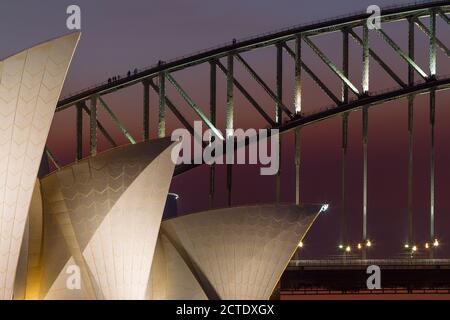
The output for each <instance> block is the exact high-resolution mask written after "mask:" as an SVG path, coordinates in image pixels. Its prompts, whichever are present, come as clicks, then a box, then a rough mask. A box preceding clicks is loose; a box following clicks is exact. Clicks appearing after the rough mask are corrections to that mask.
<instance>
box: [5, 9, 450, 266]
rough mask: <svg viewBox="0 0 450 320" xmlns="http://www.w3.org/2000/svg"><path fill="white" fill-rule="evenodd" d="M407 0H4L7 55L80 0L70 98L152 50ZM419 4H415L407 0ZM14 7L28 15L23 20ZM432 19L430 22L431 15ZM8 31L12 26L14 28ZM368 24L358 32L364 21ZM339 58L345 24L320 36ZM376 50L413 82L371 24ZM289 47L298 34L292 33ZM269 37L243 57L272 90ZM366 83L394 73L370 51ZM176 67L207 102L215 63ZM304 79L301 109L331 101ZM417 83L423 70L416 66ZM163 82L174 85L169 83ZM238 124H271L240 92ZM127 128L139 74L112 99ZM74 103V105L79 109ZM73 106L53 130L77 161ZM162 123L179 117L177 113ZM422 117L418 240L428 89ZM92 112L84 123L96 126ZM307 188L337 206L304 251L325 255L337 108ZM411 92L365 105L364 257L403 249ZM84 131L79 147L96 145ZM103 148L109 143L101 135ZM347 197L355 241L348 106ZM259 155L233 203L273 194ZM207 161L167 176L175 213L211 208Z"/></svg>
mask: <svg viewBox="0 0 450 320" xmlns="http://www.w3.org/2000/svg"><path fill="white" fill-rule="evenodd" d="M404 3H408V2H407V1H406V2H405V1H402V2H399V1H389V0H376V1H373V0H357V1H356V0H339V1H335V0H327V1H324V0H314V1H309V0H308V1H306V0H300V1H299V0H289V1H287V0H277V1H273V0H272V1H269V0H252V1H250V0H247V1H242V0H240V1H235V0H228V1H206V0H203V1H200V0H189V1H186V0H171V1H144V0H128V1H118V0H109V1H106V0H96V1H88V0H77V1H66V0H53V1H50V0H46V1H32V0H3V1H1V2H0V21H1V25H2V26H8V27H7V28H0V39H1V43H2V44H1V46H0V58H4V57H6V56H9V55H11V54H14V53H16V52H18V51H20V50H22V49H24V48H27V47H30V46H32V45H34V44H37V43H40V42H43V41H46V40H48V39H51V38H54V37H57V36H60V35H63V34H67V33H69V32H70V31H69V30H67V28H66V18H67V15H66V8H67V6H68V5H70V4H77V5H79V6H80V7H81V19H82V30H81V31H82V36H81V40H80V42H79V45H78V49H77V51H76V53H75V56H74V59H73V62H72V65H71V67H70V70H69V73H68V75H67V79H66V82H65V86H64V89H63V92H62V97H63V96H66V95H69V94H70V93H72V92H76V91H79V90H82V89H84V88H86V87H89V86H92V85H95V84H97V83H101V82H104V81H105V80H107V79H108V78H109V77H112V76H115V75H118V74H126V73H127V71H128V70H133V69H134V68H138V69H144V68H146V67H148V66H150V65H153V64H154V63H156V62H157V61H158V60H165V61H167V60H171V59H174V58H177V57H179V56H183V55H187V54H191V53H193V52H196V51H199V50H202V49H206V48H209V47H212V46H217V45H220V44H221V43H224V42H229V41H231V40H232V39H233V38H236V39H238V40H239V39H241V38H245V37H249V36H255V35H258V34H261V33H265V32H270V31H274V30H277V29H281V28H283V27H287V26H292V25H297V24H305V23H308V22H313V21H315V20H320V19H328V18H332V17H335V16H339V15H344V14H345V15H346V14H351V13H355V12H362V11H365V10H366V8H367V6H369V5H371V4H377V5H379V6H380V7H384V6H390V5H400V4H404ZM409 3H411V2H409ZM18 17H20V18H19V19H18ZM423 22H424V23H425V24H427V23H428V20H423ZM383 28H384V31H386V32H387V33H388V34H389V35H390V36H391V37H392V38H393V39H395V40H396V41H398V43H399V45H400V46H401V47H402V48H404V49H405V50H406V49H407V37H406V31H407V24H405V23H402V22H399V23H395V24H389V25H386V26H383ZM437 28H438V32H437V34H438V36H439V38H440V39H441V40H442V41H443V42H444V43H445V44H446V45H447V46H450V28H449V26H448V25H446V24H445V23H444V22H443V21H442V20H441V19H440V18H438V24H437ZM11 30H14V32H11ZM356 32H357V33H358V34H361V30H356ZM313 41H314V43H315V44H316V45H318V46H319V47H320V48H321V49H322V50H323V51H324V52H325V53H326V54H327V55H328V56H329V57H330V58H331V59H332V60H333V61H334V62H335V63H336V64H337V65H338V66H340V65H341V59H342V58H341V52H340V50H341V49H340V41H341V34H340V33H335V34H330V35H325V36H321V37H318V38H313ZM370 41H371V45H372V46H373V49H374V50H375V51H376V52H377V53H378V54H379V55H380V56H382V57H383V58H384V59H385V60H386V61H387V62H388V64H389V65H390V66H391V67H392V68H393V69H394V70H396V71H397V72H398V73H399V74H401V75H402V79H404V80H405V81H406V79H407V78H406V76H407V72H406V71H407V65H406V63H404V62H403V61H402V60H401V59H400V58H398V56H396V54H395V52H394V51H393V50H392V49H391V48H390V47H388V46H387V45H386V44H385V43H383V41H382V40H381V38H380V37H379V36H378V35H377V34H376V33H375V32H371V33H370ZM416 43H417V44H416V50H417V53H416V54H417V62H418V64H419V65H420V66H421V67H422V69H424V70H426V71H428V69H427V64H426V63H427V54H428V47H427V46H428V44H427V38H426V36H425V35H424V34H423V33H422V32H421V31H420V30H419V29H417V28H416ZM291 45H292V44H291ZM303 48H304V55H305V58H304V59H305V62H306V63H307V64H308V65H309V66H310V67H311V68H312V69H313V70H314V71H315V72H317V74H319V75H320V76H321V77H322V78H323V79H324V81H325V82H326V83H327V84H329V86H330V88H331V89H332V90H333V92H334V93H335V94H336V95H337V96H339V95H340V84H339V81H338V79H337V78H336V76H335V75H333V74H332V73H331V72H330V70H329V69H327V67H326V66H325V64H323V62H322V61H321V60H320V59H318V58H317V57H315V56H313V54H312V53H311V50H310V49H309V48H307V46H306V44H305V45H304V46H303ZM350 50H351V52H350V59H351V62H350V64H351V67H350V79H351V80H352V81H354V83H355V84H357V86H358V87H360V83H361V71H360V66H361V48H360V47H359V46H358V45H357V44H356V43H355V42H353V41H352V40H351V44H350ZM275 54H276V51H275V48H274V47H270V48H264V49H260V50H257V51H255V52H250V53H245V54H244V57H245V58H247V61H248V62H249V63H250V64H251V65H252V67H253V68H254V69H256V70H257V72H258V73H259V74H260V76H261V77H262V78H264V79H265V80H266V81H267V83H268V84H269V85H270V86H271V87H272V88H275V86H274V84H275V70H276V69H275V68H276V60H275ZM370 63H371V91H373V92H376V91H379V90H383V89H388V88H390V87H395V86H396V83H395V82H394V81H393V80H392V79H390V78H389V77H388V76H387V75H386V73H384V72H383V71H382V69H381V68H380V67H379V66H378V65H377V64H376V62H374V61H373V60H371V62H370ZM235 68H236V71H235V73H236V77H237V78H238V79H239V80H240V81H241V82H242V83H243V84H245V86H246V87H247V88H248V89H249V91H250V92H252V94H253V95H254V96H255V98H256V99H257V100H258V102H259V103H260V104H261V105H262V106H263V107H264V109H265V110H266V111H267V112H268V113H269V114H270V115H273V114H274V110H275V103H274V102H273V101H272V100H271V99H270V97H269V96H268V95H267V94H266V93H265V92H264V91H263V90H262V89H261V88H260V87H258V84H257V83H256V82H255V81H254V80H253V79H252V78H251V77H250V76H249V75H248V73H246V71H245V70H244V69H243V68H242V66H241V65H239V63H238V62H235ZM293 70H294V68H293V61H292V59H291V58H290V57H289V56H288V55H287V54H285V55H284V92H283V94H284V102H285V104H286V105H288V106H289V107H291V110H293ZM438 74H439V75H448V74H450V61H449V59H448V57H446V56H445V55H444V54H443V53H442V51H440V50H439V49H438ZM173 76H174V77H175V78H176V79H177V80H178V81H179V83H180V84H181V85H182V86H183V88H184V89H185V90H186V91H187V92H188V93H189V94H190V95H191V96H192V98H193V99H194V100H195V101H196V102H197V103H198V104H199V105H200V106H201V108H202V109H203V110H204V112H205V113H206V112H208V110H209V109H208V108H209V107H208V103H209V91H208V88H209V84H208V76H209V69H208V65H206V64H204V65H200V66H197V67H193V68H190V69H187V70H184V71H180V72H176V73H174V74H173ZM303 77H304V78H303V79H304V82H303V83H304V84H303V85H304V94H305V95H304V98H303V110H304V112H306V113H311V112H314V111H317V110H319V109H321V108H322V107H325V106H328V105H331V104H332V101H331V100H329V99H328V98H327V97H326V96H325V94H323V93H322V92H321V91H320V89H318V87H317V86H316V85H315V84H314V83H313V82H312V81H311V80H310V78H308V76H307V75H306V74H304V75H303ZM416 80H420V79H419V77H418V76H417V74H416ZM168 86H169V85H168ZM224 89H225V77H224V76H223V74H221V73H220V71H218V91H219V92H218V121H219V127H220V128H223V126H224V115H225V101H226V100H225V90H224ZM235 93H236V102H235V126H236V127H240V128H250V127H253V128H263V127H265V126H266V123H265V122H264V119H262V118H261V117H260V116H259V115H258V114H257V113H256V112H254V111H253V110H252V109H251V107H250V105H249V103H248V102H247V101H245V100H244V99H243V97H242V95H241V94H239V93H238V91H237V90H236V89H235ZM168 95H169V97H170V99H171V100H173V102H174V103H175V104H176V105H177V106H179V108H180V110H181V111H182V113H183V114H185V115H186V118H188V120H189V121H194V120H197V119H196V118H195V115H194V113H193V112H192V111H190V110H189V107H188V106H187V105H186V104H185V103H184V102H183V100H182V99H181V98H180V97H179V95H178V94H177V93H176V92H175V90H173V88H170V89H169V90H168ZM104 98H105V100H106V101H107V102H108V104H109V105H110V106H111V108H112V109H113V110H114V112H116V114H117V115H118V116H119V117H120V119H121V120H122V121H123V123H124V124H125V126H126V127H127V129H128V130H129V131H130V132H131V134H132V135H133V136H134V137H136V138H138V140H140V139H141V132H142V127H141V123H142V120H141V110H142V86H141V85H136V86H133V87H130V88H127V89H125V90H121V91H119V92H117V93H113V94H110V95H107V96H105V97H104ZM150 107H151V116H150V117H151V136H152V137H155V136H156V117H157V96H156V94H155V93H154V92H153V91H152V92H151V106H150ZM449 107H450V93H449V92H439V93H438V94H437V104H436V110H437V113H436V119H437V121H436V225H437V228H436V230H437V232H436V233H437V237H438V239H439V240H440V242H441V243H442V248H440V251H439V252H438V256H442V257H444V256H445V257H449V254H450V234H449V232H448V230H449V228H450V197H449V196H448V195H449V194H450V183H449V181H450V168H449V166H448V163H449V162H450V148H449V147H448V146H449V143H450V139H449V137H450V129H449V126H448V121H450V110H449ZM72 109H73V108H72ZM72 109H69V110H66V111H63V112H60V113H57V114H56V116H55V118H54V122H53V126H52V129H51V131H50V136H49V139H48V144H47V145H48V146H49V148H50V149H51V150H52V151H53V152H54V153H55V154H56V156H57V157H58V159H60V161H61V162H62V163H63V164H68V163H71V162H73V160H74V159H75V121H74V120H75V112H74V110H72ZM167 114H168V128H167V134H170V132H171V131H172V130H173V129H175V128H178V127H180V124H179V123H178V122H177V121H176V119H175V118H174V117H173V115H172V114H171V113H170V111H167ZM414 116H415V118H414V119H415V120H414V126H415V127H414V139H415V144H414V233H415V237H416V243H417V244H418V245H420V246H421V248H423V245H424V243H425V242H426V241H428V240H429V239H428V236H427V234H428V230H429V188H430V187H429V163H430V160H429V159H430V155H429V145H430V130H429V125H428V122H429V121H428V119H429V112H428V95H422V96H420V97H417V98H416V104H415V115H414ZM99 117H100V120H101V121H102V122H103V123H104V124H105V127H107V128H108V129H109V130H110V131H111V133H112V134H113V136H114V137H115V138H116V140H117V141H118V142H120V143H126V140H125V139H124V138H123V137H122V136H121V133H120V132H119V131H118V130H117V129H116V128H115V127H114V125H113V124H112V122H111V121H110V119H109V118H108V116H107V115H106V113H105V112H104V111H101V112H100V116H99ZM87 120H88V118H87V117H85V125H84V134H85V137H86V138H87V136H88V124H87ZM302 138H303V140H302V169H301V170H302V171H301V189H302V190H301V198H302V201H304V202H315V203H329V204H330V205H331V207H330V210H329V211H328V212H327V213H326V214H325V215H322V216H321V217H320V218H319V219H318V221H317V223H316V224H315V225H314V226H313V228H312V230H311V232H310V233H309V234H308V237H307V239H306V240H305V247H304V248H303V249H302V250H303V251H304V252H303V257H305V258H311V257H331V256H333V255H335V254H337V253H338V251H337V250H336V248H337V244H338V239H339V214H340V195H341V171H340V170H341V120H340V117H336V118H333V119H330V120H326V121H323V122H321V123H320V124H316V125H313V126H308V127H306V128H305V129H303V130H302ZM407 138H408V136H407V103H406V100H398V101H393V102H389V103H385V104H383V105H379V106H375V107H373V108H371V109H370V118H369V211H368V214H369V237H370V238H371V239H373V243H374V247H373V248H372V250H371V251H372V252H370V253H369V256H370V257H385V256H392V257H398V256H399V254H400V253H401V252H402V245H403V243H404V241H405V240H406V232H407V228H406V208H407V207H406V204H407V202H406V201H407V159H408V154H407V150H408V149H407V148H408V145H407ZM87 141H88V140H87V139H85V143H84V155H85V156H87V155H88V143H87ZM99 145H100V146H99V147H100V150H105V149H107V148H109V146H108V144H107V142H106V141H105V140H104V139H103V137H101V135H100V134H99ZM292 147H293V136H292V134H288V135H287V136H286V138H284V141H283V151H284V154H283V158H282V160H283V163H282V184H283V186H282V193H283V197H282V199H283V201H291V202H292V201H294V188H293V187H294V176H293V173H294V162H293V152H292ZM347 161H348V162H347V168H348V171H347V173H348V174H347V177H346V180H347V182H348V183H347V189H346V192H347V195H348V197H347V202H348V207H349V216H350V221H349V230H350V231H349V234H350V239H351V241H352V243H353V244H355V243H356V242H358V241H360V240H361V236H360V230H361V227H360V225H361V199H362V147H361V112H359V111H358V112H353V113H352V114H351V116H350V130H349V151H348V158H347ZM223 169H224V168H219V169H218V177H217V180H218V181H217V201H216V206H218V207H220V206H224V205H225V204H226V189H225V182H224V181H225V180H224V177H225V170H223ZM258 171H259V168H258V167H257V166H241V167H237V168H236V169H235V170H234V171H233V172H234V178H233V183H234V187H235V188H234V190H233V203H234V204H246V203H260V202H271V201H274V200H275V187H274V183H273V182H274V178H273V177H261V176H259V174H258ZM207 172H208V169H207V168H206V167H201V168H198V169H195V170H193V171H191V172H189V173H186V174H184V175H182V176H179V177H177V178H175V179H174V181H173V183H172V188H171V189H172V191H173V192H176V193H178V194H179V195H180V197H181V199H180V211H181V212H180V213H188V212H195V211H199V210H204V209H206V208H207V206H208V193H207V191H208V179H209V178H208V175H207Z"/></svg>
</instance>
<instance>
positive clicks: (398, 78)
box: [348, 29, 406, 88]
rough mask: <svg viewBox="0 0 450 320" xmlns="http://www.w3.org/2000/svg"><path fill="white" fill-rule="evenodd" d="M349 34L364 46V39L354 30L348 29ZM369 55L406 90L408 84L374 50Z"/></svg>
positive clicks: (370, 50)
mask: <svg viewBox="0 0 450 320" xmlns="http://www.w3.org/2000/svg"><path fill="white" fill-rule="evenodd" d="M348 33H349V34H350V35H351V36H352V38H353V39H355V40H356V42H358V43H359V44H360V45H362V44H363V41H362V39H361V38H360V37H359V36H358V35H357V34H356V33H355V32H354V31H353V30H352V29H348ZM369 54H370V56H371V57H372V58H373V60H375V61H376V62H377V63H378V64H379V65H380V66H381V67H382V68H383V70H384V71H386V72H387V73H388V74H389V75H390V76H391V78H392V79H394V80H395V82H397V83H398V84H399V85H401V86H402V87H404V88H406V83H405V82H403V80H402V79H401V78H400V77H399V76H398V75H397V74H396V73H395V71H394V70H392V69H391V68H390V67H389V66H388V65H387V64H386V63H385V62H384V61H383V60H382V59H381V58H380V56H379V55H377V54H376V53H375V52H374V51H373V50H372V49H369Z"/></svg>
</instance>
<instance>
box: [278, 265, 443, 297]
mask: <svg viewBox="0 0 450 320" xmlns="http://www.w3.org/2000/svg"><path fill="white" fill-rule="evenodd" d="M369 265H378V266H379V267H380V269H381V287H382V290H368V289H367V284H366V282H367V278H368V277H369V274H367V272H366V268H367V266H369ZM280 291H281V292H282V293H283V294H296V295H297V294H299V295H302V294H343V293H351V294H355V293H357V294H367V293H377V294H380V293H386V294H389V293H395V294H399V293H433V294H440V293H445V294H448V293H450V259H373V260H360V259H348V260H343V259H340V260H336V259H335V260H292V261H291V262H290V263H289V265H288V267H287V269H286V271H285V272H284V274H283V276H282V278H281V283H280Z"/></svg>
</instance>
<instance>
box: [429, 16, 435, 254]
mask: <svg viewBox="0 0 450 320" xmlns="http://www.w3.org/2000/svg"><path fill="white" fill-rule="evenodd" d="M429 41H430V46H429V69H430V78H431V79H434V78H435V77H436V10H435V9H431V10H430V34H429ZM435 109H436V91H435V90H434V89H432V90H431V91H430V126H431V159H430V162H431V163H430V241H433V240H434V238H435V235H436V234H435V233H436V230H435V218H434V215H435V192H434V191H435V190H434V189H435V158H436V151H435V132H434V126H435V118H436V110H435ZM432 257H433V250H430V258H432Z"/></svg>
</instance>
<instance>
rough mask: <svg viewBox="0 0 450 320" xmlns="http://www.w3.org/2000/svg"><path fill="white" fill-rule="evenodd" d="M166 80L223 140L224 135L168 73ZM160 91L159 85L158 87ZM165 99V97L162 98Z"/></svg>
mask: <svg viewBox="0 0 450 320" xmlns="http://www.w3.org/2000/svg"><path fill="white" fill-rule="evenodd" d="M166 78H167V80H169V82H170V83H171V84H172V85H173V86H174V88H175V89H176V90H177V92H178V93H179V94H180V96H181V97H182V98H183V99H184V101H186V103H187V104H188V105H189V107H191V108H192V110H194V111H195V113H196V114H197V115H198V116H199V117H200V119H201V120H202V121H203V122H204V123H205V124H206V125H207V126H208V128H209V129H211V131H212V132H213V133H214V134H215V135H216V136H217V137H219V138H220V139H222V140H224V137H223V136H222V134H221V132H220V131H219V130H218V129H217V128H216V127H215V126H214V125H213V124H212V123H211V121H210V120H209V119H208V117H206V116H205V115H204V114H203V112H202V111H201V109H200V107H199V106H198V105H197V104H196V103H195V102H194V100H192V99H191V97H190V96H189V95H188V94H187V93H186V91H184V89H183V88H182V87H181V86H180V85H179V84H178V82H176V81H175V79H174V78H173V77H172V75H170V74H166ZM159 90H160V91H161V87H160V88H159ZM164 100H166V99H164Z"/></svg>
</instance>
